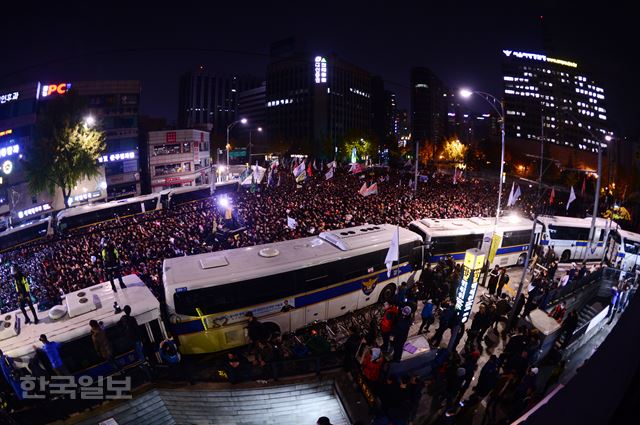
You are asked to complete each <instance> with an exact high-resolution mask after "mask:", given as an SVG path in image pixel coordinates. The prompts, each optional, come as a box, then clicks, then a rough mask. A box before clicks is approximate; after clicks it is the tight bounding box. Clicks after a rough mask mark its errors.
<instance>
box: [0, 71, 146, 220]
mask: <svg viewBox="0 0 640 425" xmlns="http://www.w3.org/2000/svg"><path fill="white" fill-rule="evenodd" d="M69 90H73V91H74V92H76V93H77V94H78V95H79V96H81V97H82V98H84V100H85V102H86V108H87V115H92V116H93V117H94V118H95V119H96V125H97V126H98V128H99V129H100V130H102V131H103V132H104V133H105V142H106V150H105V152H104V153H103V155H101V157H100V158H99V160H98V162H99V163H100V167H99V170H100V175H99V176H97V177H96V178H93V179H90V180H86V181H81V182H78V185H77V187H76V188H75V189H74V190H73V191H72V192H71V199H70V201H71V205H72V206H75V205H80V204H82V203H87V202H93V201H99V200H105V199H117V198H119V197H125V196H133V195H137V194H139V193H140V172H139V164H138V158H139V155H138V123H137V116H138V104H139V100H140V83H139V82H138V81H84V82H83V81H78V82H55V83H52V82H37V83H29V84H23V85H20V86H16V87H13V88H10V89H3V90H0V93H1V95H0V161H1V162H2V172H0V177H2V181H1V183H0V216H4V217H5V218H7V219H9V220H10V221H11V222H13V223H15V222H19V221H22V220H26V219H29V218H33V217H36V216H38V215H39V214H42V213H45V212H49V211H51V210H58V209H62V208H64V199H63V197H62V193H61V191H60V190H56V191H55V193H53V194H51V193H47V192H42V193H38V194H32V193H31V192H30V191H29V188H28V184H27V180H26V175H25V172H24V169H23V167H22V165H21V163H20V159H22V158H23V153H24V152H25V150H26V148H27V147H28V146H29V145H30V143H32V141H33V140H34V138H35V137H36V124H37V122H38V116H39V109H40V107H42V106H44V105H45V104H46V102H47V101H48V100H49V99H52V98H54V97H56V96H64V95H65V94H66V93H67V92H68V91H69Z"/></svg>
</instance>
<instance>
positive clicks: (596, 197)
mask: <svg viewBox="0 0 640 425" xmlns="http://www.w3.org/2000/svg"><path fill="white" fill-rule="evenodd" d="M561 109H562V111H563V112H565V113H566V114H567V115H569V116H570V117H571V118H573V119H574V120H576V122H578V123H579V124H580V125H581V126H582V127H581V128H582V129H584V130H586V131H587V132H588V133H589V134H590V135H591V137H593V139H594V140H595V141H596V142H597V143H598V179H597V180H596V193H595V194H594V197H593V198H594V199H593V215H592V216H591V229H590V230H589V248H591V247H592V246H593V241H594V239H595V236H596V235H595V233H596V217H597V216H598V206H599V204H600V202H599V201H600V186H601V184H602V145H603V143H602V142H601V141H600V138H599V137H597V136H596V135H595V134H593V132H592V131H591V130H590V129H589V128H588V127H587V126H586V125H584V123H583V122H582V121H580V120H579V119H578V118H576V117H575V115H573V114H572V113H571V112H570V110H569V108H568V107H566V106H565V107H563V108H561ZM604 140H605V142H606V143H604V144H605V145H606V144H607V143H608V142H610V141H611V140H613V137H611V136H610V135H608V134H606V135H605V136H604ZM584 255H585V258H586V257H587V251H586V250H585V253H584Z"/></svg>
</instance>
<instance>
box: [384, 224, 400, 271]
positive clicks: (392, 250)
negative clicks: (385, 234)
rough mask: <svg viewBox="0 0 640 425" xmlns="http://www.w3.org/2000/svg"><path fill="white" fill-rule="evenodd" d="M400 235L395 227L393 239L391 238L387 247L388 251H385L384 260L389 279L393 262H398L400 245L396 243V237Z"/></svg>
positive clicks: (398, 229)
mask: <svg viewBox="0 0 640 425" xmlns="http://www.w3.org/2000/svg"><path fill="white" fill-rule="evenodd" d="M399 235H400V228H399V227H398V226H396V231H395V232H393V237H392V238H391V245H390V246H389V251H387V256H386V257H385V259H384V262H385V264H386V265H387V277H391V267H392V266H393V262H394V261H398V258H399V257H398V255H399V252H400V243H399V241H398V237H399Z"/></svg>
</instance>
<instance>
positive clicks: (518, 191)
mask: <svg viewBox="0 0 640 425" xmlns="http://www.w3.org/2000/svg"><path fill="white" fill-rule="evenodd" d="M521 195H522V192H521V191H520V186H518V185H516V193H514V194H513V205H515V204H516V202H518V199H519V198H520V196H521Z"/></svg>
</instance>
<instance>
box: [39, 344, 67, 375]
mask: <svg viewBox="0 0 640 425" xmlns="http://www.w3.org/2000/svg"><path fill="white" fill-rule="evenodd" d="M40 342H41V343H42V350H43V351H44V352H45V354H46V355H47V358H48V359H49V363H51V368H52V369H53V371H54V372H55V373H56V375H58V376H69V375H70V374H69V369H67V367H66V366H65V365H64V362H63V361H62V357H61V356H60V348H61V347H62V344H60V343H59V342H55V341H49V340H48V339H47V336H46V335H45V334H42V335H40ZM33 348H35V349H37V348H38V347H36V346H35V345H34V346H33Z"/></svg>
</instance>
